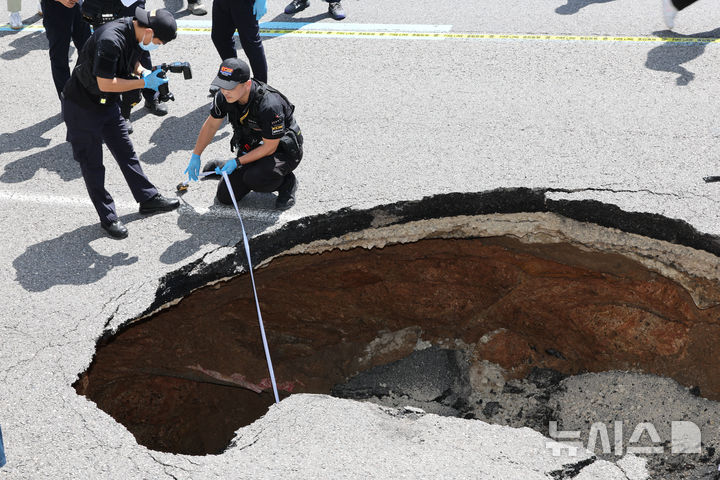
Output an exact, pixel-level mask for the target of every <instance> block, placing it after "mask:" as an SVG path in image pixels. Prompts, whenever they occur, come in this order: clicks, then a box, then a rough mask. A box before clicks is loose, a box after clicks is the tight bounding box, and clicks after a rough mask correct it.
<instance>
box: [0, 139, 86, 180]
mask: <svg viewBox="0 0 720 480" xmlns="http://www.w3.org/2000/svg"><path fill="white" fill-rule="evenodd" d="M40 169H45V170H48V171H51V172H55V173H56V174H57V175H58V176H59V177H60V178H61V179H63V180H64V181H66V182H68V181H70V180H75V179H76V178H80V177H82V172H81V171H80V165H79V164H78V163H77V162H76V161H75V160H74V159H73V152H72V147H71V146H70V144H69V143H67V142H66V143H61V144H59V145H55V146H54V147H52V148H49V149H47V150H42V151H40V152H37V153H33V154H32V155H28V156H27V157H23V158H21V159H19V160H15V161H14V162H10V163H8V164H7V165H5V171H4V172H3V173H2V175H0V182H3V183H20V182H26V181H28V180H30V179H32V178H33V177H34V176H35V174H36V173H37V172H38V171H40Z"/></svg>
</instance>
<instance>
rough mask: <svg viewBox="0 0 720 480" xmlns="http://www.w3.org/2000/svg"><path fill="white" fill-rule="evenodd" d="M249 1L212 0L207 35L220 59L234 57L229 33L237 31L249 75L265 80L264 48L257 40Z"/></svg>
mask: <svg viewBox="0 0 720 480" xmlns="http://www.w3.org/2000/svg"><path fill="white" fill-rule="evenodd" d="M253 3H254V1H253V0H214V1H213V6H212V33H211V37H212V41H213V43H214V44H215V49H216V50H217V52H218V54H219V55H220V58H222V59H223V60H226V59H228V58H235V57H237V52H236V51H235V42H234V40H233V35H234V33H235V30H237V32H238V35H239V37H240V45H242V49H243V51H244V52H245V55H247V58H248V61H249V63H250V68H252V72H253V77H255V78H257V79H258V80H260V81H261V82H265V83H267V70H268V67H267V60H266V59H265V48H264V47H263V44H262V40H260V25H259V24H258V21H257V20H256V19H255V14H253Z"/></svg>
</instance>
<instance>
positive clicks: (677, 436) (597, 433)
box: [545, 421, 702, 457]
mask: <svg viewBox="0 0 720 480" xmlns="http://www.w3.org/2000/svg"><path fill="white" fill-rule="evenodd" d="M549 427H550V428H549V430H550V438H552V439H553V440H558V441H551V442H546V443H545V447H546V448H548V449H551V450H552V454H553V456H555V457H558V456H560V455H562V451H563V450H566V451H567V454H568V455H569V456H571V457H574V456H576V455H577V451H578V448H583V444H582V442H581V441H580V433H581V432H580V430H563V431H560V432H558V429H557V422H555V421H551V422H550V425H549ZM623 428H624V422H622V421H615V422H613V433H614V438H613V440H614V441H613V443H612V444H611V443H610V437H609V435H608V429H607V426H606V425H605V424H604V423H602V422H596V423H593V424H592V425H591V426H590V432H589V433H588V442H587V446H586V448H587V450H588V451H589V452H590V453H596V447H597V442H598V440H599V441H600V447H601V448H602V453H604V454H608V453H613V447H614V450H615V451H614V453H615V455H617V456H622V455H623V452H624V451H627V453H640V454H653V453H664V447H663V441H662V440H661V439H660V435H658V432H657V429H656V428H655V426H654V425H653V424H652V423H650V422H643V423H638V424H637V425H636V426H635V428H634V429H633V432H632V435H630V439H629V440H628V445H627V449H625V448H624V447H625V445H624V443H623ZM645 433H647V435H646V437H647V438H649V440H650V443H651V444H652V445H653V446H639V445H637V444H639V443H640V440H641V438H642V437H643V434H645ZM670 437H671V438H670V445H671V449H672V453H673V454H677V453H701V451H702V438H701V437H702V435H701V433H700V428H699V427H698V426H697V425H696V424H694V423H693V422H688V421H680V422H672V424H671V427H670ZM643 443H645V445H647V442H643Z"/></svg>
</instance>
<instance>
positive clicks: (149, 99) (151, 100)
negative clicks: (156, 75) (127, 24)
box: [120, 0, 168, 133]
mask: <svg viewBox="0 0 720 480" xmlns="http://www.w3.org/2000/svg"><path fill="white" fill-rule="evenodd" d="M138 7H140V8H145V0H138V1H137V2H135V3H133V4H131V5H130V6H127V7H125V6H123V9H122V10H121V11H120V16H122V17H133V16H135V9H136V8H138ZM140 65H142V66H143V67H144V68H146V69H148V70H152V60H151V59H150V52H146V51H143V52H142V55H141V56H140ZM156 95H157V92H155V90H152V89H150V88H143V89H142V96H143V98H145V108H147V109H148V110H150V113H152V114H154V115H157V116H159V117H162V116H163V115H167V113H168V109H167V105H165V104H164V103H160V102H158V101H157V97H156ZM120 97H121V98H120V113H121V114H122V117H123V118H124V119H125V124H126V126H127V129H128V133H133V126H132V122H131V121H130V111H131V110H132V108H133V107H134V106H135V105H137V103H138V102H139V101H140V98H139V94H138V92H137V91H135V92H125V93H123V94H122V95H121V96H120Z"/></svg>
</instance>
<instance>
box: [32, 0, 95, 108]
mask: <svg viewBox="0 0 720 480" xmlns="http://www.w3.org/2000/svg"><path fill="white" fill-rule="evenodd" d="M41 5H42V10H43V12H45V13H44V15H43V27H45V35H47V39H48V43H49V44H50V49H49V53H50V70H51V72H52V77H53V82H54V83H55V90H56V91H57V94H58V97H59V96H60V94H61V93H62V91H63V88H64V87H65V83H67V81H68V79H69V78H70V67H69V65H68V62H69V58H68V50H69V49H70V40H72V42H73V44H74V45H75V48H76V49H77V51H78V52H79V51H80V50H82V48H83V45H85V42H86V41H87V39H88V38H90V26H89V25H88V24H87V23H85V22H84V21H83V19H82V15H81V14H80V5H79V4H78V2H77V0H42V3H41Z"/></svg>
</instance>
